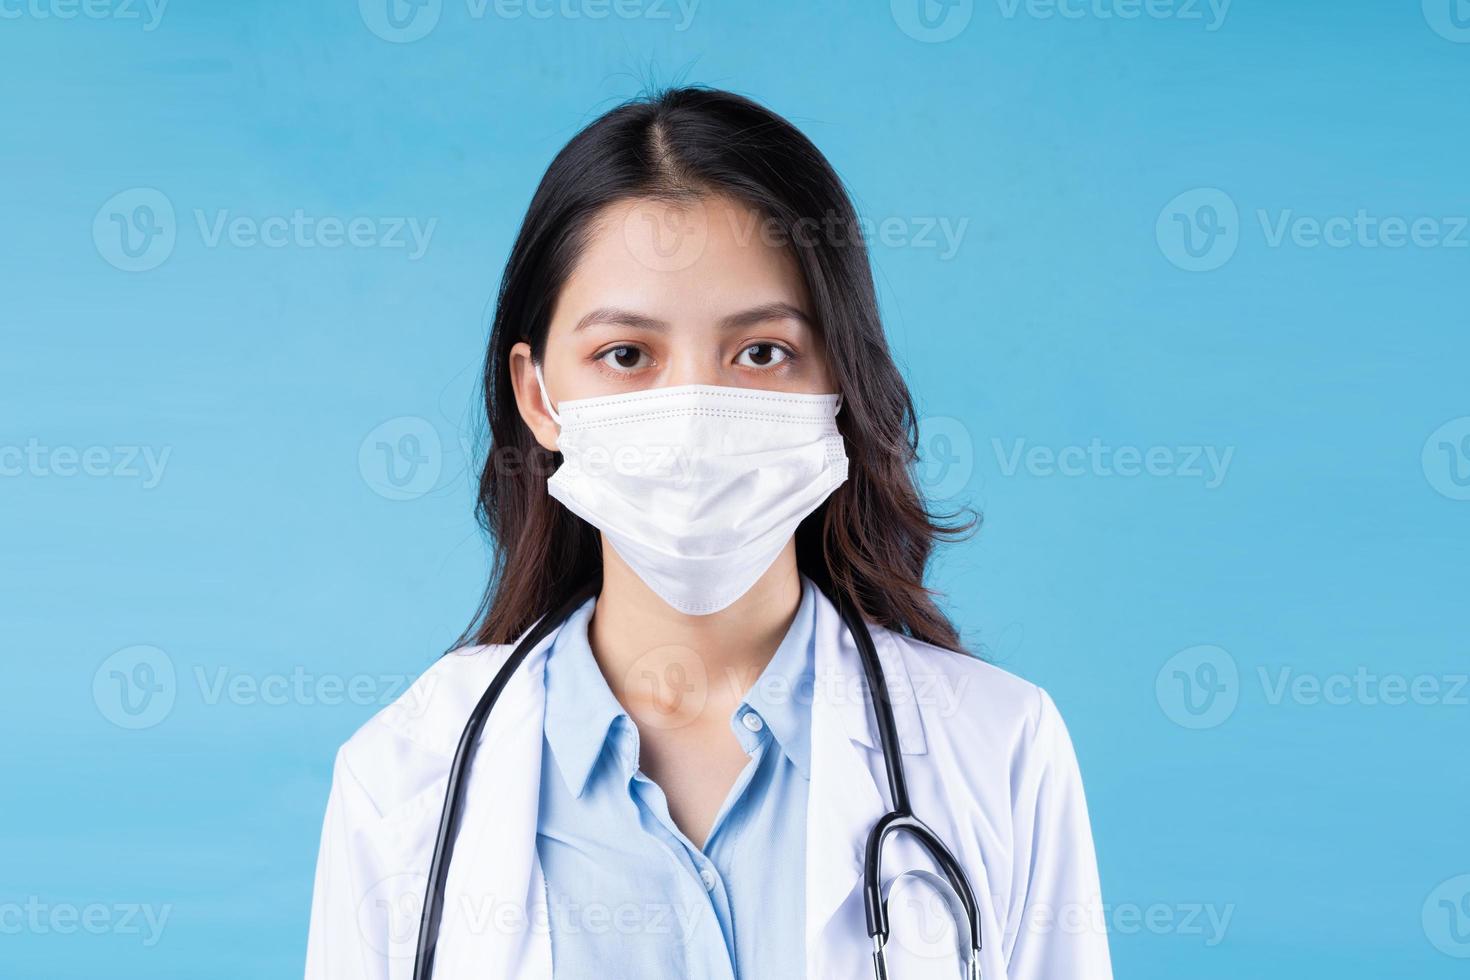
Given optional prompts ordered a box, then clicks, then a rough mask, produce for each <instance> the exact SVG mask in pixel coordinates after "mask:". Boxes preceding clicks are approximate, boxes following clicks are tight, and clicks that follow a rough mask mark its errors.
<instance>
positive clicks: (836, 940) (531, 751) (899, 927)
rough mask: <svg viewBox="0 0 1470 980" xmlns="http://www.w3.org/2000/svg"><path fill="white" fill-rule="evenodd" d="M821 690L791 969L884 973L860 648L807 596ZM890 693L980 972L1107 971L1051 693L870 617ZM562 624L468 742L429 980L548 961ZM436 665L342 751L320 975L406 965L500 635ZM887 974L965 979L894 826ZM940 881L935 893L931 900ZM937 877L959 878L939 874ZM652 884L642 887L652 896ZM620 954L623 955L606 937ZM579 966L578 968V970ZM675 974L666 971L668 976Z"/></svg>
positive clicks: (990, 977)
mask: <svg viewBox="0 0 1470 980" xmlns="http://www.w3.org/2000/svg"><path fill="white" fill-rule="evenodd" d="M816 602H817V609H816V621H815V631H816V632H815V636H816V657H815V669H816V678H817V680H816V686H815V690H814V692H812V732H811V740H812V761H811V776H812V778H811V785H810V791H809V792H810V795H809V802H808V814H807V845H806V963H805V971H804V973H803V971H802V970H801V969H800V964H794V965H793V970H792V972H791V976H792V977H799V976H803V975H804V976H806V977H808V978H812V980H817V978H821V980H855V978H861V977H867V976H871V975H872V958H871V953H872V944H871V942H870V940H869V939H868V937H867V933H866V930H865V929H864V925H863V902H862V889H861V887H860V886H861V882H862V850H863V845H864V841H865V839H866V836H867V833H868V830H869V828H870V827H871V826H872V825H873V823H874V821H876V820H877V819H878V818H879V817H881V816H882V815H883V813H884V812H885V811H886V810H887V802H886V801H887V784H886V777H885V775H884V771H883V760H882V755H881V753H880V752H879V751H878V750H877V748H876V742H875V733H874V726H873V722H872V720H871V712H870V710H869V708H868V705H867V702H866V700H865V698H864V696H863V693H862V692H863V686H862V668H861V664H860V661H859V659H858V654H857V649H856V647H855V646H854V644H853V642H852V638H851V637H850V636H849V635H848V634H847V631H846V629H845V628H844V627H843V624H842V621H841V619H840V618H839V616H838V614H837V611H836V609H835V608H834V607H833V606H832V605H831V603H830V602H828V601H827V599H826V598H825V597H824V596H822V595H821V593H820V592H818V593H817V596H816ZM872 633H873V638H874V642H875V645H876V647H877V650H878V653H879V657H880V660H881V661H882V663H883V666H884V670H885V672H886V674H887V677H888V684H889V687H890V689H891V690H892V692H893V699H894V701H895V706H894V708H895V715H896V721H897V725H898V731H899V737H900V742H901V744H902V746H903V751H904V765H905V766H906V770H907V773H908V782H909V793H910V796H911V802H912V805H913V809H914V812H915V813H916V814H917V815H918V816H919V818H920V819H922V820H924V821H925V822H927V823H928V824H929V826H930V827H931V828H933V829H934V830H935V831H936V832H937V833H938V834H939V836H940V837H941V838H942V839H943V840H944V841H945V842H946V843H947V844H948V845H949V847H950V850H951V851H952V852H953V853H954V854H955V856H956V857H957V858H958V859H959V861H960V862H961V863H962V864H963V865H964V867H965V869H966V871H967V873H968V875H969V880H970V882H971V885H972V887H973V888H974V890H975V893H976V895H977V898H978V901H979V903H980V906H981V913H982V926H983V930H984V940H983V942H984V953H983V955H982V968H983V974H984V977H985V978H986V980H1110V978H1111V976H1112V970H1111V967H1110V964H1109V959H1108V942H1107V934H1106V928H1105V920H1104V916H1103V911H1102V905H1101V901H1102V900H1101V896H1100V893H1099V886H1098V878H1097V866H1096V861H1095V858H1094V854H1093V844H1092V834H1091V830H1090V828H1089V825H1088V819H1087V807H1086V803H1085V801H1084V799H1083V794H1082V782H1081V777H1080V776H1079V774H1078V770H1077V763H1076V759H1075V756H1074V755H1073V751H1072V745H1071V741H1070V740H1069V738H1068V735H1067V731H1066V729H1065V727H1064V726H1063V724H1062V719H1061V717H1060V716H1059V715H1058V713H1057V710H1056V707H1055V706H1054V705H1053V704H1052V701H1051V699H1050V698H1049V697H1048V696H1047V694H1046V693H1045V692H1044V691H1042V690H1041V689H1040V688H1038V687H1036V686H1035V685H1032V684H1029V683H1027V682H1026V681H1023V680H1020V679H1019V678H1017V677H1014V676H1012V675H1010V674H1008V673H1006V672H1005V671H1002V670H1000V669H999V668H997V667H994V666H991V665H989V664H986V663H984V662H982V661H980V660H977V659H974V658H971V657H968V656H963V655H959V654H955V653H951V652H948V651H944V650H939V649H937V648H935V647H932V646H929V645H927V644H924V643H919V642H916V641H914V640H910V639H907V638H905V637H903V636H901V635H899V634H896V633H893V632H890V631H888V630H885V629H882V628H877V627H875V628H873V629H872ZM551 639H552V638H548V639H546V640H544V641H543V642H542V643H541V644H540V646H539V647H538V648H537V649H536V650H535V651H533V652H532V654H531V655H530V656H528V657H527V659H526V662H525V663H524V664H523V665H522V667H521V668H520V669H519V670H518V671H517V672H516V674H515V676H514V677H513V678H512V679H511V681H510V683H509V684H508V685H507V687H506V688H505V690H504V691H503V693H502V695H501V697H500V700H499V703H498V704H497V706H496V708H495V710H494V711H493V712H492V713H491V715H490V720H489V722H488V724H487V725H486V726H485V731H484V735H483V738H482V741H481V743H480V747H479V749H478V751H477V752H476V754H475V758H474V764H473V766H472V769H471V772H470V776H469V780H468V789H467V794H466V805H465V809H464V813H463V820H462V822H461V824H460V830H459V837H458V842H457V844H456V847H455V851H454V859H453V861H452V862H451V865H450V870H449V876H448V882H447V887H446V891H445V902H444V914H443V918H442V921H441V926H440V933H439V945H438V953H437V956H436V960H435V976H436V977H439V978H474V980H481V978H496V980H511V978H524V980H546V978H549V977H551V975H552V958H551V937H550V932H549V930H548V928H547V909H546V900H545V882H544V879H543V878H542V876H541V868H540V863H539V861H538V860H537V857H536V813H537V794H538V790H539V786H540V771H541V745H542V716H543V706H544V693H545V689H544V684H543V676H544V675H543V666H544V662H545V655H546V650H547V649H549V647H550V645H551ZM510 649H511V648H510V647H508V646H495V647H473V648H468V649H465V650H462V651H458V652H455V653H452V654H449V655H447V656H445V657H443V658H441V659H440V660H439V661H438V662H437V663H435V664H434V665H433V666H432V667H431V668H429V670H428V671H427V672H425V674H424V675H423V676H422V677H421V678H419V680H418V681H417V682H416V683H415V684H414V686H413V687H412V688H411V689H410V690H409V691H407V692H406V693H405V694H404V695H403V696H402V697H401V698H400V699H399V700H398V701H396V702H395V703H394V704H392V705H390V706H389V707H388V708H386V709H384V710H383V711H382V712H380V713H379V714H378V715H377V716H375V717H374V718H373V719H372V720H370V721H369V722H368V723H367V724H366V725H365V726H363V728H362V729H361V730H359V731H358V732H357V733H356V734H355V735H353V736H352V738H351V739H349V740H348V741H347V743H346V744H345V745H343V746H342V748H341V750H340V751H339V752H338V753H337V759H336V768H335V772H334V775H333V779H332V789H331V795H330V797H329V799H328V802H327V813H326V821H325V826H324V828H323V831H322V842H321V853H320V856H319V858H318V862H317V872H316V888H315V895H314V897H313V900H312V910H311V930H310V938H309V941H308V945H307V959H306V977H307V978H308V980H383V978H391V980H400V978H406V977H410V976H411V975H412V970H413V952H414V945H415V940H416V937H417V931H418V922H419V910H420V908H421V906H422V902H423V892H424V883H425V880H426V872H427V870H428V867H429V861H430V856H431V855H432V853H433V846H434V837H435V833H436V831H437V828H438V825H439V816H440V812H441V808H442V806H443V803H444V789H445V782H446V779H447V774H448V770H449V765H450V761H451V759H452V758H453V756H454V750H455V745H456V743H457V742H458V740H459V737H460V733H461V730H462V729H463V727H464V723H465V720H466V718H467V717H468V715H469V711H470V709H471V707H472V706H473V705H474V703H475V702H476V701H477V700H478V698H479V697H480V694H481V693H482V692H483V691H484V689H485V687H486V685H487V684H488V683H489V682H490V679H491V678H492V677H493V676H494V674H495V671H496V669H497V668H498V666H499V665H500V664H501V663H502V662H503V661H504V659H505V657H506V656H507V655H508V653H509V651H510ZM911 869H921V873H920V874H917V875H910V876H905V877H903V878H901V879H900V880H899V883H898V886H897V887H896V888H895V889H894V891H893V893H892V896H891V902H890V906H891V911H890V915H891V923H892V938H891V939H890V942H889V947H888V949H889V953H890V958H891V962H892V968H893V972H894V977H895V978H899V977H910V976H920V975H923V976H935V977H941V976H942V977H950V978H953V977H957V976H959V975H960V972H959V968H958V966H957V965H956V963H957V960H956V959H955V957H956V956H957V955H958V954H957V953H956V952H955V949H956V944H957V942H958V939H957V936H959V935H960V933H962V932H963V930H958V931H957V930H956V929H955V928H954V927H953V926H952V925H951V924H950V920H949V919H948V918H947V916H945V915H940V914H939V913H941V912H943V911H944V909H945V906H944V905H943V902H942V901H941V900H939V893H940V891H941V889H940V888H939V887H938V886H936V885H935V884H933V882H935V881H937V879H936V878H935V877H934V876H933V875H926V874H923V873H922V870H923V869H927V870H928V871H931V872H932V871H937V869H936V868H935V867H934V866H933V865H932V864H931V862H929V861H928V860H927V858H926V857H925V856H923V854H922V852H921V851H920V850H919V849H918V848H917V847H916V846H915V845H913V844H912V842H910V841H909V840H907V839H906V838H904V837H901V836H899V837H893V838H890V839H889V844H888V847H887V850H886V852H885V861H884V865H883V870H884V878H885V881H886V882H891V881H892V880H893V879H894V876H895V875H899V874H900V873H902V872H904V871H908V870H911ZM926 888H927V889H929V890H930V892H931V893H932V897H933V899H934V900H929V899H926V898H924V897H923V894H924V889H926ZM943 890H945V891H947V888H945V889H943ZM658 900H659V897H658V896H651V897H650V901H655V902H656V901H658ZM609 955H610V956H613V957H615V956H616V945H615V943H610V945H609ZM572 980H583V978H572ZM670 980H673V978H670Z"/></svg>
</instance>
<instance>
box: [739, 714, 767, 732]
mask: <svg viewBox="0 0 1470 980" xmlns="http://www.w3.org/2000/svg"><path fill="white" fill-rule="evenodd" d="M740 724H742V725H744V726H745V728H746V730H747V731H752V732H758V731H760V730H761V729H762V728H765V727H766V723H765V722H763V721H761V716H760V715H758V714H756V713H755V712H754V711H747V712H746V713H745V714H743V715H741V716H740Z"/></svg>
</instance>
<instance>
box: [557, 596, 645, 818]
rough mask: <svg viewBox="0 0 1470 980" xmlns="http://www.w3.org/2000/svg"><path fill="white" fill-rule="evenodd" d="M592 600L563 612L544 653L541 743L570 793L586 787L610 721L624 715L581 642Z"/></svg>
mask: <svg viewBox="0 0 1470 980" xmlns="http://www.w3.org/2000/svg"><path fill="white" fill-rule="evenodd" d="M596 603H597V598H596V596H594V597H592V598H590V599H588V600H587V601H586V602H585V603H583V604H582V605H581V606H580V607H579V608H578V609H577V611H576V612H574V613H572V615H571V616H570V617H568V619H567V621H566V623H564V624H563V625H562V627H561V629H560V630H559V631H558V632H557V634H556V641H555V643H553V644H552V647H551V651H550V653H549V655H548V656H547V658H546V742H547V744H548V745H550V746H551V754H552V756H553V757H554V759H555V760H556V766H557V768H558V769H559V770H560V771H561V776H562V780H563V781H564V782H565V783H566V785H567V789H569V790H571V792H572V794H573V795H575V796H581V795H582V794H583V792H585V791H586V789H587V783H588V782H589V781H590V780H591V779H592V773H593V771H594V770H595V769H596V768H597V760H598V759H600V758H601V757H602V749H603V746H604V745H606V744H607V740H608V735H609V732H610V730H611V729H612V727H613V724H614V723H615V722H617V720H618V719H619V718H626V717H627V712H626V711H624V710H623V706H622V705H621V704H619V703H618V699H617V698H615V697H613V693H612V689H611V688H609V687H608V686H607V679H606V678H604V677H603V676H602V671H601V669H600V668H599V667H598V666H597V659H596V658H595V657H594V656H593V655H592V647H591V645H590V644H589V643H588V641H587V624H588V622H589V621H590V620H591V619H592V612H593V610H594V609H595V608H596Z"/></svg>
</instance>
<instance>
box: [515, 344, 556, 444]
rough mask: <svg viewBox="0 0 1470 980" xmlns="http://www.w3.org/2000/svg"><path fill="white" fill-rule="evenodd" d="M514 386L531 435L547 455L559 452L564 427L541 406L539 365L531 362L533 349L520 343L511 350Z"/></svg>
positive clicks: (517, 406) (524, 420)
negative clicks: (559, 434) (557, 447)
mask: <svg viewBox="0 0 1470 980" xmlns="http://www.w3.org/2000/svg"><path fill="white" fill-rule="evenodd" d="M510 385H511V387H512V388H514V389H515V393H516V409H517V410H518V411H519V412H520V413H521V421H522V422H525V423H526V426H527V427H528V428H529V429H530V430H531V435H533V436H535V437H536V441H537V442H539V443H540V444H541V448H542V449H545V450H546V451H547V452H552V453H554V452H556V434H557V433H558V432H559V431H561V427H560V426H558V425H557V424H556V423H555V422H553V421H552V419H551V416H550V415H548V414H547V412H546V406H545V405H543V404H541V386H540V385H538V384H537V383H536V365H535V362H533V361H532V360H531V345H530V344H527V343H524V342H523V343H519V344H516V345H515V346H514V347H512V348H511V349H510Z"/></svg>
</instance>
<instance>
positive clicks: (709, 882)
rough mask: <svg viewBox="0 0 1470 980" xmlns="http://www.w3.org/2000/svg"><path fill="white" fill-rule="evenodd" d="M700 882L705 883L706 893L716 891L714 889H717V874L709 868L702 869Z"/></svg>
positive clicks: (700, 870)
mask: <svg viewBox="0 0 1470 980" xmlns="http://www.w3.org/2000/svg"><path fill="white" fill-rule="evenodd" d="M699 880H700V881H702V882H703V883H704V890H705V891H707V892H708V891H714V888H715V873H714V872H713V871H711V870H710V869H709V868H700V869H699Z"/></svg>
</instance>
